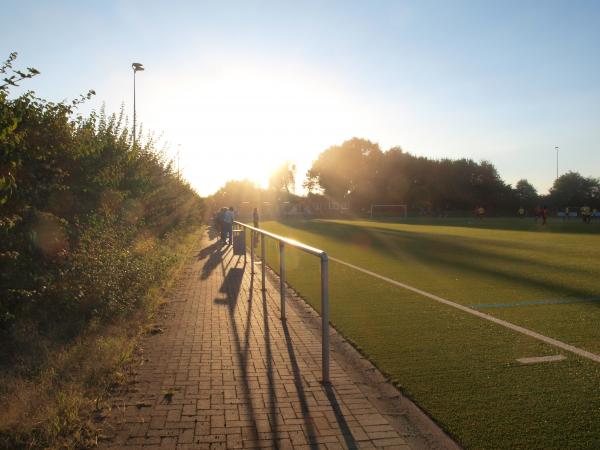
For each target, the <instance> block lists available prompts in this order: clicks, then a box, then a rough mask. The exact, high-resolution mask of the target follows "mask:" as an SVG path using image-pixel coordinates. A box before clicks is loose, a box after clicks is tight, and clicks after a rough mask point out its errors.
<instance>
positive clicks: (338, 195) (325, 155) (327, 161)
mask: <svg viewBox="0 0 600 450" xmlns="http://www.w3.org/2000/svg"><path fill="white" fill-rule="evenodd" d="M382 154H383V153H382V152H381V149H380V148H379V145H378V144H376V143H373V142H371V141H369V140H366V139H360V138H352V139H350V140H348V141H346V142H344V143H343V144H342V145H334V146H332V147H329V148H328V149H327V150H325V151H324V152H322V153H321V154H320V155H319V157H318V158H317V160H316V161H315V162H314V163H313V165H312V167H311V168H310V170H309V171H308V173H307V180H306V181H305V183H304V184H305V185H307V184H308V185H313V186H314V185H318V186H319V187H321V189H323V192H324V194H325V195H327V196H329V197H331V198H333V199H335V200H337V201H343V200H347V199H349V200H350V201H351V204H352V206H353V207H354V208H356V209H360V208H362V207H364V206H365V205H368V203H370V201H371V199H372V198H373V197H374V196H376V193H377V186H378V169H379V159H380V158H381V156H382Z"/></svg>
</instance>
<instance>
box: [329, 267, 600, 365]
mask: <svg viewBox="0 0 600 450" xmlns="http://www.w3.org/2000/svg"><path fill="white" fill-rule="evenodd" d="M329 260H330V261H335V262H336V263H339V264H342V265H344V266H347V267H350V268H351V269H354V270H358V271H359V272H362V273H365V274H367V275H370V276H372V277H374V278H378V279H380V280H382V281H385V282H387V283H390V284H393V285H394V286H398V287H401V288H403V289H406V290H408V291H411V292H414V293H416V294H419V295H422V296H423V297H427V298H430V299H432V300H435V301H436V302H439V303H443V304H444V305H447V306H451V307H452V308H456V309H459V310H461V311H463V312H466V313H468V314H471V315H473V316H476V317H479V318H481V319H484V320H488V321H490V322H493V323H495V324H497V325H500V326H502V327H504V328H508V329H509V330H513V331H516V332H517V333H521V334H524V335H526V336H529V337H532V338H534V339H537V340H538V341H542V342H544V343H546V344H549V345H552V346H553V347H557V348H560V349H562V350H565V351H568V352H571V353H574V354H575V355H578V356H581V357H583V358H587V359H589V360H591V361H594V362H597V363H600V355H597V354H595V353H592V352H588V351H587V350H583V349H581V348H579V347H575V346H574V345H570V344H567V343H565V342H562V341H559V340H558V339H554V338H551V337H548V336H545V335H543V334H540V333H537V332H535V331H532V330H530V329H528V328H524V327H521V326H519V325H515V324H514V323H511V322H507V321H506V320H502V319H498V318H496V317H494V316H491V315H489V314H485V313H482V312H480V311H476V310H474V309H471V308H469V307H468V306H464V305H461V304H459V303H455V302H453V301H450V300H448V299H445V298H443V297H439V296H437V295H435V294H431V293H429V292H427V291H423V290H421V289H419V288H416V287H413V286H410V285H408V284H405V283H401V282H400V281H396V280H393V279H391V278H388V277H386V276H383V275H380V274H378V273H376V272H372V271H370V270H367V269H364V268H362V267H359V266H355V265H354V264H350V263H349V262H346V261H343V260H341V259H338V258H334V257H332V256H330V257H329Z"/></svg>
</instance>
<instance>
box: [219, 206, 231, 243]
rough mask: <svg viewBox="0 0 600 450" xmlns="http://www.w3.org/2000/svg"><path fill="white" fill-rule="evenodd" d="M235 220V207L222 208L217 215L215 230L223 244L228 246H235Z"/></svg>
mask: <svg viewBox="0 0 600 450" xmlns="http://www.w3.org/2000/svg"><path fill="white" fill-rule="evenodd" d="M234 220H235V213H234V212H233V206H230V207H229V208H226V207H225V206H224V207H222V208H221V209H220V210H219V212H217V214H216V215H215V228H216V229H217V232H218V233H219V237H220V239H221V243H223V244H226V245H232V244H233V221H234Z"/></svg>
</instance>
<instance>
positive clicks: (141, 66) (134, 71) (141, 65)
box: [131, 63, 144, 146]
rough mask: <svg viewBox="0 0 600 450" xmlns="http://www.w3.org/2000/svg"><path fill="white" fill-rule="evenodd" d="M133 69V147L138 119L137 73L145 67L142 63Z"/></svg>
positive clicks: (135, 64) (132, 65) (134, 64)
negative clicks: (136, 98)
mask: <svg viewBox="0 0 600 450" xmlns="http://www.w3.org/2000/svg"><path fill="white" fill-rule="evenodd" d="M131 68H132V69H133V145H134V146H135V125H136V117H135V115H136V114H135V113H136V111H135V73H136V72H137V71H138V70H144V65H143V64H140V63H132V64H131Z"/></svg>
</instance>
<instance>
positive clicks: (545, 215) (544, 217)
mask: <svg viewBox="0 0 600 450" xmlns="http://www.w3.org/2000/svg"><path fill="white" fill-rule="evenodd" d="M541 214H542V225H546V220H548V207H547V206H546V205H544V207H543V208H542V211H541Z"/></svg>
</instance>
